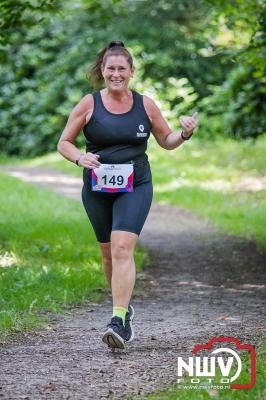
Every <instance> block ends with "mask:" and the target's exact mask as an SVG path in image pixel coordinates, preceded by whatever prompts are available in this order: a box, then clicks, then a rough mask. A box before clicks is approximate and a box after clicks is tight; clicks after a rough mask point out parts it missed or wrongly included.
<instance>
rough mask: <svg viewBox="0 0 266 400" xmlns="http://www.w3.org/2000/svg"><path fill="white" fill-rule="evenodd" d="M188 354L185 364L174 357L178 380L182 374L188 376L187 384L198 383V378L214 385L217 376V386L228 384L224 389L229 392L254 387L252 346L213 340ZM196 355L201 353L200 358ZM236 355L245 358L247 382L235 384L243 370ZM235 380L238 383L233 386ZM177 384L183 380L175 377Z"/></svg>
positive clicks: (254, 372)
mask: <svg viewBox="0 0 266 400" xmlns="http://www.w3.org/2000/svg"><path fill="white" fill-rule="evenodd" d="M192 353H193V355H194V356H193V357H189V360H188V363H187V362H186V361H184V360H183V358H182V357H178V361H177V362H178V364H177V366H178V377H183V374H184V373H186V374H188V376H189V379H190V383H193V384H201V383H202V377H204V379H205V382H207V383H214V382H215V383H217V379H218V378H217V375H218V376H219V381H218V382H219V384H226V385H229V386H228V387H230V388H231V389H250V388H252V387H253V386H254V385H255V375H256V353H255V349H254V347H253V346H251V345H250V344H241V343H240V341H239V340H238V339H236V338H234V337H225V338H221V337H216V338H213V339H211V340H209V342H208V343H206V344H199V345H196V346H195V347H194V349H193V350H192ZM200 353H204V355H201V354H200ZM239 354H240V355H243V354H246V355H247V356H248V363H249V364H250V367H249V370H250V379H249V382H248V383H246V382H245V383H244V382H243V383H239V381H240V382H241V372H242V370H243V365H242V360H241V357H240V355H239ZM217 371H218V374H217ZM215 379H216V380H215ZM236 380H238V382H237V383H233V382H235V381H236ZM177 382H178V383H180V382H184V379H183V378H181V379H180V378H179V379H178V381H177Z"/></svg>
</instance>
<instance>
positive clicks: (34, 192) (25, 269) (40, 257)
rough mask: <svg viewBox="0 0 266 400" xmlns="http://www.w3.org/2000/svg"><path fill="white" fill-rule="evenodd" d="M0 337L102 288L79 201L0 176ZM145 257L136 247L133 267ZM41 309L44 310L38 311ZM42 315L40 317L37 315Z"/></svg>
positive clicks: (100, 293)
mask: <svg viewBox="0 0 266 400" xmlns="http://www.w3.org/2000/svg"><path fill="white" fill-rule="evenodd" d="M0 177H1V179H0V192H1V202H0V215H1V217H0V339H2V340H4V338H5V337H6V335H7V334H10V333H12V332H13V333H14V332H21V331H25V330H29V329H33V328H35V327H37V326H44V324H45V323H46V319H45V317H44V315H45V311H52V312H62V311H63V310H64V308H65V307H66V306H67V305H69V304H78V303H82V302H84V301H88V300H89V301H98V300H99V299H100V298H101V297H102V296H103V294H104V293H105V292H106V290H107V284H106V282H105V279H104V276H103V273H102V266H101V257H100V252H99V249H98V244H97V242H96V239H95V237H94V233H93V231H92V228H91V226H90V224H89V222H88V219H87V216H86V214H85V211H84V209H83V206H82V204H81V203H79V202H77V201H75V200H70V199H66V198H64V197H61V196H58V195H56V194H53V193H50V192H49V191H46V190H44V189H40V188H37V187H35V186H33V185H29V184H25V183H22V182H20V181H19V180H17V179H15V178H11V177H8V176H6V175H4V174H0ZM146 261H147V255H146V253H144V252H143V251H141V250H140V248H138V249H137V252H136V264H137V268H138V269H140V266H141V265H143V264H144V262H146ZM43 311H44V312H43ZM42 315H43V316H42Z"/></svg>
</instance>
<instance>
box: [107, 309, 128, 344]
mask: <svg viewBox="0 0 266 400" xmlns="http://www.w3.org/2000/svg"><path fill="white" fill-rule="evenodd" d="M102 340H103V342H104V343H106V344H107V345H108V347H112V348H118V349H123V348H124V347H125V346H124V344H125V328H124V325H123V320H122V318H120V317H117V316H116V317H113V318H112V319H111V322H110V323H109V324H108V325H107V327H106V331H105V332H104V334H103V337H102Z"/></svg>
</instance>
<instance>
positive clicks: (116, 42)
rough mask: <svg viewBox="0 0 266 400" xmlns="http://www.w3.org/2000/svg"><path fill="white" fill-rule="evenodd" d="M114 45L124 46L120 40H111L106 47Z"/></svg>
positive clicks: (109, 47)
mask: <svg viewBox="0 0 266 400" xmlns="http://www.w3.org/2000/svg"><path fill="white" fill-rule="evenodd" d="M115 46H120V47H125V45H124V43H123V42H121V41H120V40H113V41H112V42H110V43H109V46H108V47H107V49H111V47H115Z"/></svg>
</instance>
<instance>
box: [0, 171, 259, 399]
mask: <svg viewBox="0 0 266 400" xmlns="http://www.w3.org/2000/svg"><path fill="white" fill-rule="evenodd" d="M7 172H8V173H9V174H12V175H13V176H17V177H19V178H20V179H23V180H25V181H28V182H34V183H38V184H39V185H44V186H45V187H47V188H50V189H52V190H56V191H57V192H59V193H62V194H63V195H67V196H70V197H73V198H76V199H78V200H80V188H81V182H80V180H79V179H76V178H73V177H68V176H65V175H63V174H61V173H58V172H56V171H52V170H47V169H45V170H44V169H40V168H38V169H37V168H31V169H28V168H24V169H22V168H20V169H16V168H13V170H12V171H11V170H10V169H9V170H8V171H7ZM84 223H87V221H85V222H84ZM140 243H141V244H142V245H143V246H145V248H146V249H147V250H148V251H149V253H150V256H151V260H152V262H151V267H150V268H148V269H147V270H146V271H144V272H143V271H142V272H141V273H139V274H138V277H137V284H136V288H135V291H134V296H133V304H134V307H135V311H136V318H135V324H134V326H135V332H136V339H135V340H134V341H133V342H132V343H130V344H128V345H127V347H126V348H125V350H116V352H115V353H112V352H111V351H110V350H109V349H108V348H106V347H105V345H104V344H103V343H102V342H101V332H102V331H103V329H104V327H105V325H106V323H107V322H109V321H108V320H109V318H110V313H111V309H112V304H111V297H110V296H107V297H106V299H105V300H104V301H103V302H102V303H100V304H94V303H86V304H84V306H82V307H74V308H70V309H69V310H67V311H66V313H65V314H64V315H63V316H62V315H61V316H57V315H51V316H50V317H51V326H50V328H49V329H47V330H38V331H35V332H33V333H31V334H21V335H19V336H18V337H17V338H16V339H15V340H13V341H12V342H9V343H5V344H3V345H2V346H1V348H0V353H1V359H0V398H1V399H30V400H38V399H56V400H60V399H62V400H63V399H64V400H66V399H69V400H72V399H77V400H83V399H84V400H85V399H94V400H95V399H105V398H111V399H126V398H135V397H141V398H143V396H144V395H145V394H148V393H151V392H153V391H155V390H158V389H162V388H164V387H166V386H167V385H169V384H171V383H174V382H176V379H177V357H178V356H184V357H185V358H187V357H189V356H191V355H192V354H191V350H192V349H193V347H194V346H195V345H196V344H202V343H205V342H207V340H208V339H210V338H213V337H216V336H220V337H221V336H223V337H228V336H235V337H237V338H238V339H239V340H241V342H243V343H250V344H253V345H255V346H256V345H257V344H258V343H259V342H260V341H261V339H262V338H263V337H265V324H264V322H265V321H263V320H262V310H263V304H264V303H263V301H264V299H265V282H263V279H262V278H263V276H265V274H264V271H265V265H266V253H258V252H257V251H256V246H255V244H254V243H253V242H247V241H245V240H241V239H238V238H235V237H233V236H229V235H224V234H223V233H221V232H220V231H219V230H217V229H215V228H214V227H213V226H212V225H210V224H208V223H207V222H206V221H204V220H202V219H199V218H197V217H195V216H194V215H193V214H192V213H190V212H188V211H185V210H182V209H179V208H177V207H172V206H161V205H158V204H155V203H153V206H152V209H151V212H150V214H149V217H148V219H147V221H146V224H145V227H144V230H143V232H142V234H141V236H140ZM263 283H264V284H263Z"/></svg>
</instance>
